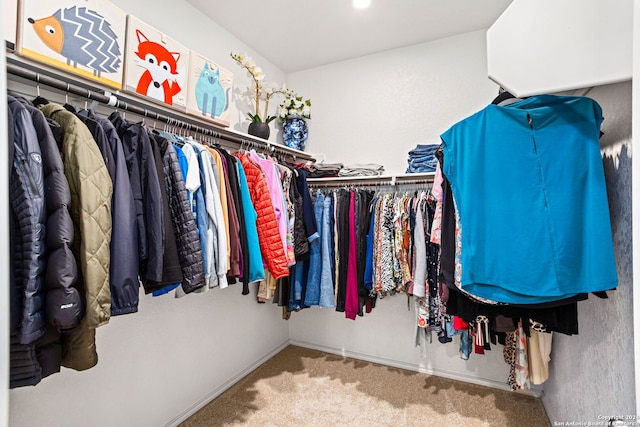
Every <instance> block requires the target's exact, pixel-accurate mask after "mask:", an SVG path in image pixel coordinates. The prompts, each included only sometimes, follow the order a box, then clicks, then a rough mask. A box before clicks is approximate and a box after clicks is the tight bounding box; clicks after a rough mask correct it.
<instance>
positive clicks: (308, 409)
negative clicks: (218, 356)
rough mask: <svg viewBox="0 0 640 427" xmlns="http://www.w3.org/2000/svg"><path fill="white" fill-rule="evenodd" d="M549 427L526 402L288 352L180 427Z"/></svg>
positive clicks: (536, 406)
mask: <svg viewBox="0 0 640 427" xmlns="http://www.w3.org/2000/svg"><path fill="white" fill-rule="evenodd" d="M337 425H340V426H358V427H365V426H393V427H399V426H416V427H417V426H420V427H422V426H456V427H464V426H473V427H475V426H500V427H528V426H530V427H538V426H545V427H546V426H549V425H550V423H549V420H548V418H547V415H546V413H545V410H544V407H543V406H542V402H541V401H540V400H539V399H537V398H535V397H531V396H527V395H523V394H521V393H513V392H509V391H505V390H497V389H494V388H490V387H484V386H479V385H475V384H468V383H465V382H460V381H454V380H449V379H445V378H440V377H436V376H432V375H426V374H421V373H418V372H413V371H408V370H404V369H398V368H392V367H389V366H384V365H379V364H375V363H370V362H364V361H360V360H357V359H351V358H347V357H341V356H336V355H333V354H328V353H323V352H320V351H316V350H310V349H306V348H302V347H297V346H289V347H287V348H285V349H284V350H283V351H281V352H280V353H278V354H277V355H275V356H274V357H273V358H271V359H270V360H268V361H267V362H266V363H264V364H263V365H261V366H260V367H259V368H258V369H256V370H255V371H253V372H252V373H250V374H249V375H247V376H246V377H245V378H243V379H242V380H240V381H239V382H238V383H236V384H235V385H234V386H232V387H231V388H229V389H228V390H227V391H225V392H224V393H222V394H221V395H220V396H218V397H217V398H216V399H214V400H213V401H212V402H210V403H209V404H207V405H206V406H204V407H203V408H202V409H201V410H200V411H198V412H197V413H196V414H194V415H193V416H192V417H190V418H189V419H188V420H186V421H185V422H184V423H182V424H181V426H182V427H201V426H207V427H208V426H260V427H263V426H282V427H288V426H322V427H326V426H337Z"/></svg>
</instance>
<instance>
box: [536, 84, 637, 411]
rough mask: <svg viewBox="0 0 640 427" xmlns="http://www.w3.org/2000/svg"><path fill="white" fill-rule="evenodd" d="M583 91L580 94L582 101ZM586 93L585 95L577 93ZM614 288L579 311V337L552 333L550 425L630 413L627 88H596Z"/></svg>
mask: <svg viewBox="0 0 640 427" xmlns="http://www.w3.org/2000/svg"><path fill="white" fill-rule="evenodd" d="M579 92H580V91H578V94H579ZM582 92H584V91H582ZM587 96H589V97H591V98H593V99H595V100H596V101H598V102H599V103H600V105H601V106H602V109H603V115H604V118H605V120H604V122H603V124H602V130H603V132H604V133H605V134H604V136H603V137H602V146H603V151H604V153H605V156H604V165H605V176H606V180H607V191H608V195H609V211H610V213H611V223H612V230H613V240H614V249H615V255H616V264H617V270H618V280H619V286H618V289H617V290H616V291H613V292H609V299H607V300H601V299H598V298H596V297H593V296H592V297H590V298H589V300H588V301H585V302H581V303H579V305H578V312H579V322H580V324H579V328H580V333H579V334H578V335H577V336H571V337H569V336H562V335H559V334H556V336H555V337H554V339H553V351H552V353H551V365H550V369H551V371H550V379H549V381H547V383H546V384H545V388H544V390H545V391H544V396H543V403H544V406H545V408H546V410H547V413H548V415H549V419H550V420H551V421H552V422H554V421H557V422H561V421H584V422H589V421H599V419H598V416H599V415H600V416H611V415H631V414H635V389H634V355H633V305H632V298H633V289H632V288H633V278H632V247H631V243H632V240H631V157H630V155H631V154H630V152H629V151H630V150H629V149H630V144H631V82H625V83H618V84H613V85H607V86H600V87H596V88H594V89H593V90H592V91H590V92H589V93H588V95H587Z"/></svg>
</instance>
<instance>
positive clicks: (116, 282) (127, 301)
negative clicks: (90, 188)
mask: <svg viewBox="0 0 640 427" xmlns="http://www.w3.org/2000/svg"><path fill="white" fill-rule="evenodd" d="M87 115H88V116H87V117H88V118H89V119H93V120H95V121H96V122H97V123H98V124H99V125H100V127H101V128H102V130H103V131H104V135H105V137H106V140H107V143H108V147H107V148H108V150H109V152H110V153H111V158H112V159H113V160H112V169H113V174H112V175H111V181H112V183H113V198H112V206H111V212H112V227H113V229H112V232H111V248H110V249H111V252H110V253H111V265H110V267H109V285H110V288H111V315H113V316H118V315H122V314H128V313H135V312H137V311H138V299H139V296H138V295H139V288H140V282H139V281H138V275H139V259H138V235H137V229H136V227H137V224H136V208H135V202H134V198H133V192H132V186H131V180H130V179H129V173H128V171H127V163H126V159H125V156H124V149H123V147H122V141H120V137H119V136H118V133H117V132H116V129H115V128H114V126H113V124H112V123H111V122H110V121H109V120H108V119H107V118H105V117H102V116H99V115H97V114H95V113H94V112H93V111H87ZM103 158H104V155H103ZM107 159H109V157H107Z"/></svg>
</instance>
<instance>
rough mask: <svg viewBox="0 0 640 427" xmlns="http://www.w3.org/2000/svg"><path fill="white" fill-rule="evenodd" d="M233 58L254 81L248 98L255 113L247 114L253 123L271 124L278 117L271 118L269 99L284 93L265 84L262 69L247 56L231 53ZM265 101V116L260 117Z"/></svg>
mask: <svg viewBox="0 0 640 427" xmlns="http://www.w3.org/2000/svg"><path fill="white" fill-rule="evenodd" d="M231 58H232V59H233V60H234V61H236V62H237V63H238V65H240V66H241V67H242V68H244V69H245V70H247V77H250V78H251V79H252V80H253V81H252V83H251V86H250V87H249V91H250V93H249V94H247V96H246V98H247V100H248V102H249V103H250V104H251V105H253V106H254V108H255V113H254V114H251V113H247V115H248V116H249V118H250V119H251V121H253V122H264V123H269V122H271V121H272V120H274V119H275V118H276V117H277V116H270V115H269V114H268V111H269V99H270V98H271V97H272V96H273V95H275V94H276V93H283V92H282V91H280V90H279V89H274V88H273V87H270V86H268V85H266V84H265V83H263V81H264V78H265V75H264V73H263V72H262V68H260V67H258V66H257V65H256V64H254V63H253V62H252V60H251V58H249V56H247V55H237V54H234V53H233V52H231ZM261 100H264V101H265V102H264V115H263V116H262V117H261V116H260V101H261Z"/></svg>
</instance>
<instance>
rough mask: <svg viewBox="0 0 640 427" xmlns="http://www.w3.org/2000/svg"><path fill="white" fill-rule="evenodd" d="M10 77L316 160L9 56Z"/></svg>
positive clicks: (238, 143)
mask: <svg viewBox="0 0 640 427" xmlns="http://www.w3.org/2000/svg"><path fill="white" fill-rule="evenodd" d="M7 74H8V76H9V77H11V76H15V77H19V78H23V79H26V80H29V81H31V82H34V83H35V85H36V87H38V86H39V85H42V86H48V87H51V88H54V89H58V90H59V91H62V93H65V92H66V93H69V94H75V95H78V96H81V97H84V98H87V99H90V100H94V101H98V102H100V103H103V104H106V105H108V106H111V107H114V108H118V109H121V110H126V111H130V112H132V113H133V114H136V115H138V116H140V117H148V118H149V119H151V120H154V121H155V120H157V121H160V122H165V123H171V124H173V125H174V126H175V127H176V128H177V129H180V130H185V131H190V132H196V133H199V134H201V135H204V136H214V137H215V139H217V140H223V141H226V142H230V143H232V144H233V145H234V146H236V147H240V146H243V145H246V146H248V147H250V146H256V147H259V148H261V149H265V150H266V151H270V152H276V153H280V154H284V155H287V156H290V157H292V158H293V159H295V160H306V161H315V159H314V157H313V155H311V154H309V153H307V152H304V151H300V150H296V149H293V148H289V147H287V146H285V145H282V144H277V143H275V142H272V141H268V140H265V139H262V138H258V137H256V136H253V135H249V134H246V133H243V132H238V131H236V130H234V129H231V128H223V127H220V126H217V125H215V124H213V123H211V122H209V121H204V120H201V119H199V118H198V117H196V116H192V115H189V114H187V113H183V112H181V111H178V110H174V109H170V108H168V107H166V106H164V105H160V104H157V103H154V102H151V101H149V100H147V99H146V98H142V97H140V96H136V95H135V94H131V93H123V92H116V93H112V92H111V89H108V88H105V87H102V86H99V84H98V83H96V82H93V81H89V80H85V79H82V78H81V77H78V76H74V75H71V74H68V73H66V72H64V71H61V70H57V69H53V68H51V67H49V66H46V65H43V64H40V63H36V62H34V61H31V60H28V59H27V58H23V57H20V56H17V55H12V54H7Z"/></svg>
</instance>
